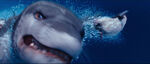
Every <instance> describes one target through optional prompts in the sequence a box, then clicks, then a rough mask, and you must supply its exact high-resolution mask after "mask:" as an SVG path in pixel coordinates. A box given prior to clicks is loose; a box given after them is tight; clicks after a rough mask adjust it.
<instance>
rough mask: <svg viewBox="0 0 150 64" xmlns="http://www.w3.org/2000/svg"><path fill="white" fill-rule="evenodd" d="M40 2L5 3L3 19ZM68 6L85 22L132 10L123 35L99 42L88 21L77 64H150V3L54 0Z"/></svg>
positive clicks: (136, 0)
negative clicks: (98, 16) (100, 16)
mask: <svg viewBox="0 0 150 64" xmlns="http://www.w3.org/2000/svg"><path fill="white" fill-rule="evenodd" d="M35 1H37V0H33V1H32V0H1V1H0V14H1V15H0V18H5V19H7V18H9V17H11V16H13V14H12V10H13V11H15V13H16V15H18V14H20V13H21V11H22V10H23V9H24V8H25V7H27V6H28V5H30V4H32V3H34V2H35ZM50 1H53V2H56V3H58V4H61V5H63V6H65V7H66V8H68V9H70V10H71V11H72V12H73V13H74V14H76V15H77V16H78V17H79V18H80V19H82V20H83V21H84V19H86V18H87V17H92V16H96V15H102V16H114V15H116V14H118V13H120V12H122V11H124V10H129V13H128V14H127V17H128V21H127V24H126V25H125V27H124V29H123V31H122V32H121V33H120V34H118V35H117V36H115V37H109V38H106V39H104V40H101V39H100V38H99V35H98V34H97V31H96V30H95V29H93V26H92V23H91V22H90V21H85V24H84V26H85V27H84V29H85V31H86V34H85V37H84V39H83V52H82V53H81V55H80V56H79V57H78V59H76V60H74V61H73V63H81V62H82V63H83V62H84V63H85V62H88V63H112V62H122V63H150V51H149V49H150V41H149V40H150V38H149V36H150V25H149V24H150V20H149V17H150V4H149V3H150V1H149V0H66V1H65V0H50Z"/></svg>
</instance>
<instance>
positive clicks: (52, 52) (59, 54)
mask: <svg viewBox="0 0 150 64" xmlns="http://www.w3.org/2000/svg"><path fill="white" fill-rule="evenodd" d="M23 42H24V44H25V45H26V46H27V47H30V48H32V49H34V50H40V52H41V53H42V54H43V53H44V54H45V55H48V56H51V57H54V58H59V59H60V60H62V61H65V62H67V63H68V62H70V61H71V60H72V56H70V55H69V54H67V53H65V52H64V51H61V50H59V49H55V48H51V47H48V46H45V45H43V44H41V43H40V42H39V41H37V40H36V39H35V38H34V37H33V36H32V35H26V36H24V37H23Z"/></svg>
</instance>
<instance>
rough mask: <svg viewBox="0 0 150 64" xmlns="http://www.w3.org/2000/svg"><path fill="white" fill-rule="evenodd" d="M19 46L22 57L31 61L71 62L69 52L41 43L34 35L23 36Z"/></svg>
mask: <svg viewBox="0 0 150 64" xmlns="http://www.w3.org/2000/svg"><path fill="white" fill-rule="evenodd" d="M18 47H19V51H20V52H21V53H20V56H21V58H22V59H24V60H26V61H29V62H31V63H70V62H71V60H72V56H70V55H69V54H67V53H65V52H63V51H61V50H59V49H54V48H51V47H48V46H45V45H43V44H41V43H40V42H38V41H37V40H36V39H35V38H34V37H33V36H32V35H26V36H23V37H22V38H21V39H20V41H19V43H18Z"/></svg>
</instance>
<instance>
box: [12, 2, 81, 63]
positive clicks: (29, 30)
mask: <svg viewBox="0 0 150 64" xmlns="http://www.w3.org/2000/svg"><path fill="white" fill-rule="evenodd" d="M45 3H46V4H45ZM62 10H64V11H65V13H64V11H63V12H62ZM81 28H82V22H80V21H79V20H78V19H77V18H76V17H75V16H74V15H73V14H72V13H71V12H69V11H68V10H67V9H65V8H62V7H60V6H58V5H55V4H52V3H47V2H44V3H43V1H42V2H37V3H35V4H33V5H31V6H29V7H28V8H26V9H25V11H24V12H23V13H22V15H21V17H20V19H18V23H17V24H16V28H15V31H14V36H13V39H14V43H16V44H17V47H19V49H20V50H19V51H20V55H21V56H22V58H24V59H25V60H27V61H30V62H32V61H33V62H40V61H41V60H40V61H37V60H39V59H40V58H37V57H42V58H43V59H44V60H42V61H41V62H44V61H46V62H52V61H54V62H55V60H54V59H56V60H57V62H58V61H60V60H62V59H60V58H63V60H65V62H68V61H70V59H71V58H72V57H76V56H77V55H78V54H79V52H80V51H81V43H80V42H81V37H80V31H81ZM38 48H39V49H38ZM41 49H44V51H45V50H46V51H47V50H48V52H47V53H48V54H50V55H48V57H47V54H44V53H45V52H42V53H41ZM39 50H40V51H39ZM51 50H52V51H53V52H52V51H51ZM42 51H43V50H42ZM62 55H63V57H62ZM54 56H57V58H56V57H54ZM58 57H59V58H58ZM30 58H32V59H33V60H29V59H30Z"/></svg>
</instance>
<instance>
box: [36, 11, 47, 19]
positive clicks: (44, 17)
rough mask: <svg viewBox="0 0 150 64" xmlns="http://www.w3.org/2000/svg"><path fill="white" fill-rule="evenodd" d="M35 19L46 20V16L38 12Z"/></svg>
mask: <svg viewBox="0 0 150 64" xmlns="http://www.w3.org/2000/svg"><path fill="white" fill-rule="evenodd" d="M35 18H36V19H38V20H44V19H46V16H44V15H43V14H42V13H40V12H36V13H35Z"/></svg>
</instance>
